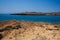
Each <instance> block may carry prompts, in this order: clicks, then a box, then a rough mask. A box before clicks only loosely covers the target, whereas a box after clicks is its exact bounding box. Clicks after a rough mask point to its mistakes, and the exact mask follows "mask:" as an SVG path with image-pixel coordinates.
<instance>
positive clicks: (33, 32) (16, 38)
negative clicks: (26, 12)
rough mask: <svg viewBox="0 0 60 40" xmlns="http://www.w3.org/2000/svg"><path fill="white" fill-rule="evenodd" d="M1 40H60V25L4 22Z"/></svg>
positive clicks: (1, 29) (1, 26)
mask: <svg viewBox="0 0 60 40" xmlns="http://www.w3.org/2000/svg"><path fill="white" fill-rule="evenodd" d="M0 40H60V24H51V23H44V22H26V21H16V20H10V21H4V22H2V23H1V24H0Z"/></svg>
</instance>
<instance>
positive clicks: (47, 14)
mask: <svg viewBox="0 0 60 40" xmlns="http://www.w3.org/2000/svg"><path fill="white" fill-rule="evenodd" d="M11 15H40V16H60V12H48V13H43V12H22V13H14V14H11Z"/></svg>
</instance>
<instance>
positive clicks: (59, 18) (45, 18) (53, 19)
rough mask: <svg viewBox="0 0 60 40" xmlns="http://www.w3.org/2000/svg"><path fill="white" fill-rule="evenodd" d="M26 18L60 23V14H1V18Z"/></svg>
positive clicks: (27, 19)
mask: <svg viewBox="0 0 60 40" xmlns="http://www.w3.org/2000/svg"><path fill="white" fill-rule="evenodd" d="M14 19H15V20H24V21H37V22H50V23H60V16H32V15H9V14H0V20H14Z"/></svg>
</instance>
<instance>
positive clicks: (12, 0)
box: [0, 0, 60, 13]
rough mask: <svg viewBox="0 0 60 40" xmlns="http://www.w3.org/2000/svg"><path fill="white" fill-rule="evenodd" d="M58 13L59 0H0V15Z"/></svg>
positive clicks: (59, 7)
mask: <svg viewBox="0 0 60 40" xmlns="http://www.w3.org/2000/svg"><path fill="white" fill-rule="evenodd" d="M27 11H28V12H31V11H32V12H60V0H0V13H15V12H27Z"/></svg>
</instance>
